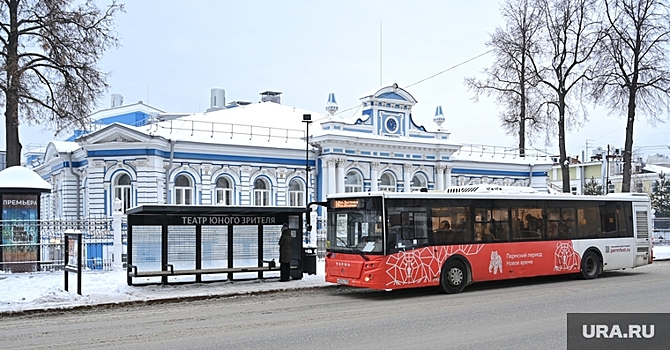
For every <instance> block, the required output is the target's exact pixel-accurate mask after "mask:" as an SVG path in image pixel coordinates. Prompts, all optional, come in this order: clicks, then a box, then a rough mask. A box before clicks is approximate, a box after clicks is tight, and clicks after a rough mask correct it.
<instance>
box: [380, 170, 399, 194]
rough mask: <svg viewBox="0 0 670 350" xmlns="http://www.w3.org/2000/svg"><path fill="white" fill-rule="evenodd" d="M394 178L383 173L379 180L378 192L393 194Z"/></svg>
mask: <svg viewBox="0 0 670 350" xmlns="http://www.w3.org/2000/svg"><path fill="white" fill-rule="evenodd" d="M395 188H396V187H395V178H394V177H393V175H391V174H390V173H383V174H382V177H381V178H380V184H379V190H380V191H384V192H395Z"/></svg>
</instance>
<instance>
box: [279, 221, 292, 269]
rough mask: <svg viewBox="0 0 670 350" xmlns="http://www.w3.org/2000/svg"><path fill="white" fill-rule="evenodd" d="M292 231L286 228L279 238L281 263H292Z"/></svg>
mask: <svg viewBox="0 0 670 350" xmlns="http://www.w3.org/2000/svg"><path fill="white" fill-rule="evenodd" d="M291 239H292V238H291V230H289V229H288V227H285V228H283V229H282V231H281V237H280V238H279V262H280V263H282V264H288V263H290V262H291Z"/></svg>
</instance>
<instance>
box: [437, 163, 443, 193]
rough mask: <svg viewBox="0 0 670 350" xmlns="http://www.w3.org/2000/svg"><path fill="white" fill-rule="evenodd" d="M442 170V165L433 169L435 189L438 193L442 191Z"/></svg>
mask: <svg viewBox="0 0 670 350" xmlns="http://www.w3.org/2000/svg"><path fill="white" fill-rule="evenodd" d="M444 168H445V166H444V165H438V166H436V167H435V175H436V176H435V187H436V188H435V189H436V190H438V191H444Z"/></svg>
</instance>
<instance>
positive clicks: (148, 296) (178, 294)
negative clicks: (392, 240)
mask: <svg viewBox="0 0 670 350" xmlns="http://www.w3.org/2000/svg"><path fill="white" fill-rule="evenodd" d="M317 271H319V273H317V274H316V275H312V276H309V275H307V274H305V275H304V277H303V278H302V279H301V280H292V281H290V282H287V283H280V282H277V279H276V278H272V279H266V280H248V281H233V282H227V281H224V282H212V283H198V284H181V285H148V286H128V284H127V282H126V274H125V271H124V270H120V271H84V273H83V274H82V282H81V289H82V290H81V292H82V295H77V282H76V274H74V273H70V274H69V288H68V289H69V292H66V291H65V289H64V273H63V272H62V271H59V272H40V273H15V274H2V273H0V314H2V313H11V312H22V311H30V310H47V309H66V308H73V307H78V306H86V305H100V304H118V303H127V302H141V301H150V300H160V299H179V298H193V297H196V298H197V297H208V296H226V295H239V294H249V293H255V292H267V291H278V290H287V289H298V288H316V287H324V286H328V285H331V284H329V283H326V282H325V281H324V274H323V271H324V262H323V261H319V262H317ZM238 275H239V274H238ZM238 275H236V276H235V278H244V277H245V276H238ZM254 275H255V274H254ZM136 283H142V282H141V281H140V280H136Z"/></svg>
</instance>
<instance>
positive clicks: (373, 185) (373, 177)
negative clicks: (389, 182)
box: [370, 162, 379, 191]
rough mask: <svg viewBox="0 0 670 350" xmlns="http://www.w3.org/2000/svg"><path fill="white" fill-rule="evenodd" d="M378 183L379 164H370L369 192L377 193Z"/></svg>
mask: <svg viewBox="0 0 670 350" xmlns="http://www.w3.org/2000/svg"><path fill="white" fill-rule="evenodd" d="M378 181H379V162H373V163H370V191H377V190H379V187H377V183H378Z"/></svg>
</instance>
